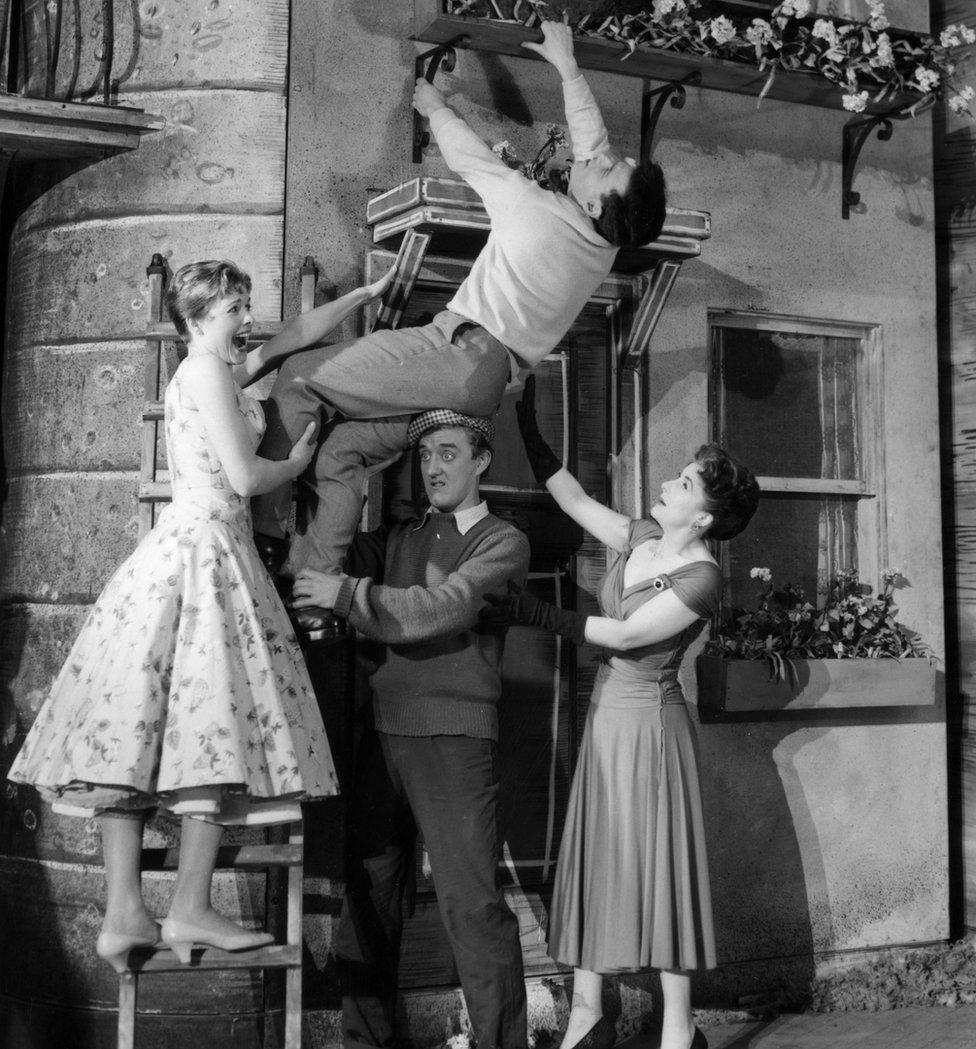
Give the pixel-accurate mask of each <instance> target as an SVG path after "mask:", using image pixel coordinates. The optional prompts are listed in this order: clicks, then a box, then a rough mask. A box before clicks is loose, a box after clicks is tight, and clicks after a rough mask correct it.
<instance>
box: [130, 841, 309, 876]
mask: <svg viewBox="0 0 976 1049" xmlns="http://www.w3.org/2000/svg"><path fill="white" fill-rule="evenodd" d="M179 861H180V850H179V849H178V848H174V849H143V850H142V869H143V870H150V871H168V870H176V868H177V867H178V866H179ZM301 863H302V846H301V845H225V846H224V847H223V848H221V849H218V850H217V869H218V870H220V869H223V868H226V867H236V868H242V867H245V868H252V867H300V866H301Z"/></svg>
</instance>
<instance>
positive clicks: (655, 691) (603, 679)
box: [590, 659, 685, 708]
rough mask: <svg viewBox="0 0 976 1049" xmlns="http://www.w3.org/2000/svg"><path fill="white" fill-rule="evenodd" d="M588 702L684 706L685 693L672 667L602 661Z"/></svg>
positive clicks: (627, 705)
mask: <svg viewBox="0 0 976 1049" xmlns="http://www.w3.org/2000/svg"><path fill="white" fill-rule="evenodd" d="M590 702H591V704H592V705H594V706H599V707H620V708H632V707H659V706H665V705H667V704H680V705H682V706H683V705H684V702H685V695H684V692H682V690H681V685H679V684H678V672H677V670H675V669H672V668H665V669H661V668H658V667H647V666H641V664H640V663H626V662H623V661H614V660H612V659H608V660H604V661H603V662H602V663H601V664H600V667H599V669H598V670H597V674H596V681H595V683H594V686H593V697H592V699H591V701H590Z"/></svg>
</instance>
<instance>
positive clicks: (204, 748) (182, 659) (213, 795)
mask: <svg viewBox="0 0 976 1049" xmlns="http://www.w3.org/2000/svg"><path fill="white" fill-rule="evenodd" d="M238 407H239V408H240V411H241V414H242V416H243V417H244V419H245V421H246V422H247V424H248V427H249V429H250V431H251V434H252V439H253V447H254V448H257V445H258V442H259V441H260V438H261V434H262V433H263V431H264V417H263V414H262V412H261V407H260V405H259V404H258V403H257V402H256V401H255V400H253V399H252V398H251V397H248V396H246V395H245V394H243V393H240V392H239V393H238ZM165 431H166V450H167V456H168V461H169V467H170V476H171V480H172V487H173V501H172V503H170V505H168V506H167V507H165V509H164V510H163V511H162V513H161V514H160V516H159V519H158V522H157V524H156V526H155V527H154V528H153V530H152V531H151V532H150V533H149V534H148V535H147V536H146V537H145V538H144V539H143V540H142V542H140V544H139V546H138V547H137V548H136V550H135V552H134V553H133V554H132V555H131V556H130V557H129V558H128V559H127V560H126V561H125V562H123V564H122V565H121V566H120V568H119V569H118V570H117V571H116V573H115V575H114V576H113V577H112V579H111V580H110V581H109V583H108V585H107V586H106V588H105V590H104V591H103V592H102V594H101V596H100V597H99V599H98V601H97V602H96V603H95V605H94V606H93V608H92V610H91V613H90V614H89V616H88V619H87V620H86V622H85V624H84V626H83V627H82V629H81V633H80V634H79V635H78V638H77V640H76V641H75V643H74V645H73V647H72V649H71V652H70V654H69V655H68V658H67V660H66V662H65V664H64V666H63V668H62V669H61V672H60V673H59V674H58V676H57V678H56V679H55V681H54V684H53V686H52V688H51V692H50V695H49V696H48V699H47V701H46V702H45V704H44V706H43V707H42V708H41V710H40V712H39V714H38V716H37V719H36V721H35V722H34V725H33V727H32V728H31V730H30V732H29V734H28V736H27V740H26V741H25V743H24V746H23V748H22V750H21V751H20V753H19V754H18V756H17V758H16V760H15V761H14V764H13V767H12V768H11V770H10V773H9V776H10V778H11V779H13V780H16V781H18V782H21V783H32V784H34V785H35V786H36V787H37V788H38V789H39V790H40V791H41V793H42V794H43V795H44V796H45V797H47V798H48V799H49V800H50V801H52V802H53V804H54V807H55V809H56V810H58V811H61V812H64V813H69V814H76V815H82V816H89V815H92V814H95V813H98V812H101V811H104V810H106V809H141V808H150V807H154V806H156V805H160V806H162V807H164V808H167V809H170V810H171V811H173V812H174V813H176V814H189V815H198V816H202V817H204V818H208V819H212V820H215V821H218V822H226V823H267V822H279V821H286V820H291V819H297V818H298V814H299V809H298V802H299V801H300V800H303V799H306V798H315V797H322V796H325V795H330V794H336V793H337V792H338V787H337V781H336V775H335V767H334V765H333V761H332V755H331V753H330V750H329V744H328V740H327V738H326V734H325V729H324V727H323V725H322V718H321V716H320V714H319V710H318V706H317V703H316V699H315V695H314V693H313V690H312V685H311V682H310V681H309V677H308V673H307V671H306V669H305V664H304V661H303V659H302V654H301V650H300V648H299V646H298V642H297V641H296V638H295V635H294V631H293V629H292V627H291V624H290V622H289V620H288V616H287V613H286V612H285V609H284V606H283V605H282V603H281V600H280V598H279V597H278V594H277V593H276V592H275V589H274V585H273V583H272V581H271V577H270V576H269V575H268V573H267V571H266V570H265V568H264V566H263V565H262V564H261V562H260V560H259V558H258V555H257V550H256V549H255V547H254V542H253V539H252V535H251V514H250V507H249V502H248V500H247V499H245V498H242V497H241V496H239V495H237V494H236V492H234V490H233V489H232V488H231V486H230V482H229V481H228V479H227V475H226V473H225V471H224V469H223V467H222V466H221V464H220V461H219V459H218V457H217V453H216V450H215V448H214V446H213V444H212V443H211V441H210V439H209V438H208V436H207V433H206V428H205V426H204V423H203V419H202V417H201V415H200V413H199V412H198V411H197V410H196V409H195V408H193V407H191V406H190V405H189V404H188V403H187V401H186V398H185V397H184V394H183V376H182V368H178V369H177V371H176V374H175V375H174V377H173V380H172V382H171V383H170V385H169V387H168V388H167V390H166V398H165Z"/></svg>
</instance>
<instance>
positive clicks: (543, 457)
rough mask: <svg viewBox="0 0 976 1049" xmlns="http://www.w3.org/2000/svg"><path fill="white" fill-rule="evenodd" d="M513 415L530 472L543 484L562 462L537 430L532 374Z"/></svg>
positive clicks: (533, 377) (560, 467) (556, 471)
mask: <svg viewBox="0 0 976 1049" xmlns="http://www.w3.org/2000/svg"><path fill="white" fill-rule="evenodd" d="M515 415H516V418H517V419H518V426H519V433H521V435H522V443H523V444H524V445H525V454H526V456H527V457H528V460H529V465H530V466H531V467H532V473H533V474H534V475H535V479H536V481H538V483H539V484H545V483H546V481H548V480H549V478H550V477H552V475H553V474H556V473H559V471H560V470H561V469H562V468H563V464H562V460H561V459H559V458H558V457H557V455H556V453H555V452H554V451H553V450H552V449H551V448H550V447H549V445H548V444H547V443H546V441H545V438H543V436H542V434H541V433H540V432H539V422H538V420H537V419H536V415H535V376H534V375H530V376H529V377H528V378H527V379H526V380H525V386H524V388H523V390H522V396H521V397H520V398H519V400H517V401H516V402H515Z"/></svg>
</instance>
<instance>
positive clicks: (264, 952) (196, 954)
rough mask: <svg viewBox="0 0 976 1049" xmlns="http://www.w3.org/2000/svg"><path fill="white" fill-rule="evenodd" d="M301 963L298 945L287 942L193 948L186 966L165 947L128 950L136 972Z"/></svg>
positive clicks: (281, 966) (290, 966)
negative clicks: (236, 948) (241, 948)
mask: <svg viewBox="0 0 976 1049" xmlns="http://www.w3.org/2000/svg"><path fill="white" fill-rule="evenodd" d="M301 964H302V949H301V947H297V946H296V947H293V946H291V945H289V944H287V943H285V944H282V943H274V944H271V946H269V947H257V948H255V950H253V951H221V950H218V948H216V947H194V948H193V955H192V958H191V960H190V964H189V965H183V964H182V963H181V962H180V960H179V959H178V958H177V957H176V955H175V954H174V953H173V952H172V951H171V950H170V949H169V948H168V947H148V948H137V949H136V950H133V951H131V952H130V953H129V967H130V968H131V969H132V970H133V972H135V973H138V974H139V975H142V974H143V973H165V972H189V971H192V970H200V969H297V968H299V967H300V966H301Z"/></svg>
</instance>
